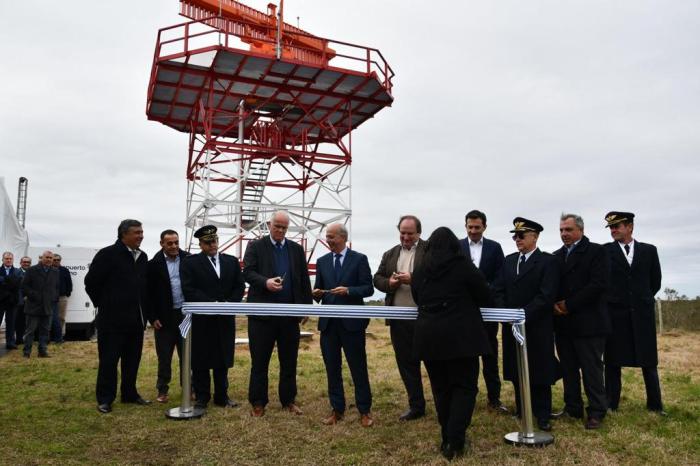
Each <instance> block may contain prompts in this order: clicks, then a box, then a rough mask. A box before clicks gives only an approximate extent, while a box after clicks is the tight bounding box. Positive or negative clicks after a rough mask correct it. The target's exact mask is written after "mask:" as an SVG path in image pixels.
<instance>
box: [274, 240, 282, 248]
mask: <svg viewBox="0 0 700 466" xmlns="http://www.w3.org/2000/svg"><path fill="white" fill-rule="evenodd" d="M275 246H276V247H277V250H281V249H282V241H277V242H275Z"/></svg>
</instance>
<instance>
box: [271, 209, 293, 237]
mask: <svg viewBox="0 0 700 466" xmlns="http://www.w3.org/2000/svg"><path fill="white" fill-rule="evenodd" d="M267 227H268V229H269V230H270V237H271V238H272V239H273V241H282V240H283V239H284V236H285V235H286V234H287V230H288V229H289V214H288V213H287V211H286V210H278V211H277V212H275V213H274V214H272V217H270V221H269V222H267Z"/></svg>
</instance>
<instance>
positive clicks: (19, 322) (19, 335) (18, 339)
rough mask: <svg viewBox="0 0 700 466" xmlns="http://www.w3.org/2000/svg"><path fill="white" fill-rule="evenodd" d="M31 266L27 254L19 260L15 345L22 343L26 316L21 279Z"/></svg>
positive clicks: (30, 259)
mask: <svg viewBox="0 0 700 466" xmlns="http://www.w3.org/2000/svg"><path fill="white" fill-rule="evenodd" d="M31 266H32V258H31V257H29V256H24V257H22V258H21V259H20V260H19V268H18V269H17V276H18V277H19V278H20V287H19V299H18V301H17V308H16V313H15V345H21V344H24V328H25V326H26V322H25V321H26V318H25V316H24V295H23V294H22V286H21V284H22V281H23V280H24V275H25V274H26V273H27V270H29V267H31Z"/></svg>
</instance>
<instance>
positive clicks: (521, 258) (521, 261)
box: [517, 254, 525, 275]
mask: <svg viewBox="0 0 700 466" xmlns="http://www.w3.org/2000/svg"><path fill="white" fill-rule="evenodd" d="M524 263H525V254H521V255H520V260H519V261H518V270H517V275H520V268H521V267H522V266H523V264H524Z"/></svg>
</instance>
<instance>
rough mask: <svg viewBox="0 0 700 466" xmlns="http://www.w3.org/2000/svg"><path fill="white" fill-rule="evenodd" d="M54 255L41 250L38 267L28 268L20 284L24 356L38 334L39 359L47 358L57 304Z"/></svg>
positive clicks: (29, 351)
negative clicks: (23, 324)
mask: <svg viewBox="0 0 700 466" xmlns="http://www.w3.org/2000/svg"><path fill="white" fill-rule="evenodd" d="M52 264H53V253H52V252H51V251H44V253H43V254H42V255H41V258H40V262H39V264H37V265H35V266H34V267H30V268H29V270H27V273H26V274H25V275H24V280H23V281H22V293H23V294H24V296H25V297H26V300H25V303H24V314H25V316H26V317H25V319H26V328H25V331H24V357H25V358H28V357H29V356H30V355H31V353H32V344H33V343H34V333H35V332H36V331H37V330H38V333H39V357H40V358H48V357H49V354H48V353H47V351H46V346H47V343H48V341H49V326H50V325H51V324H50V321H51V312H52V311H53V309H54V307H55V306H56V302H57V301H58V271H57V270H56V269H55V268H54V267H52Z"/></svg>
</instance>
